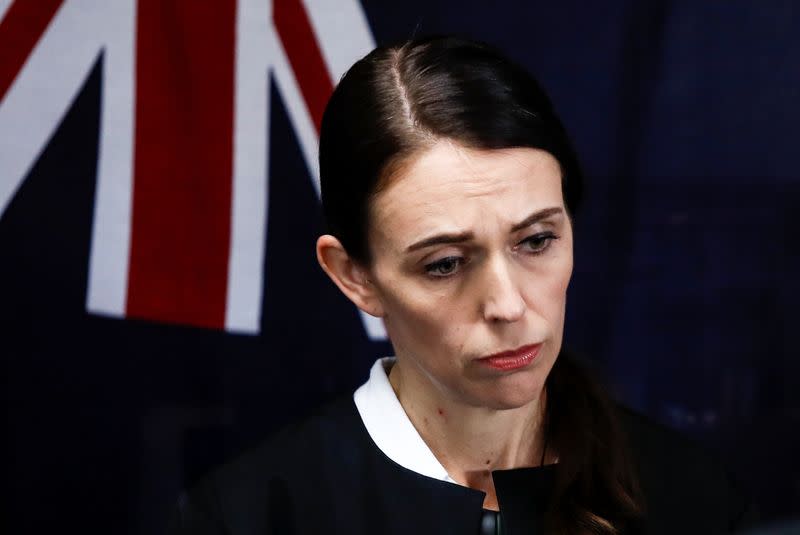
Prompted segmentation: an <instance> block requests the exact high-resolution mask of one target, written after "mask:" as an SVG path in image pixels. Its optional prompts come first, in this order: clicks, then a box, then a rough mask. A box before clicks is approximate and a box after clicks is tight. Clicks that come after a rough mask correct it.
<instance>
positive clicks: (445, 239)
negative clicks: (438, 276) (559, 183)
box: [406, 206, 564, 253]
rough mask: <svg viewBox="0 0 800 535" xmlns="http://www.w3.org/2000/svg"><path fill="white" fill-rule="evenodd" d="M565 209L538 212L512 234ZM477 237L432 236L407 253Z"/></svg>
mask: <svg viewBox="0 0 800 535" xmlns="http://www.w3.org/2000/svg"><path fill="white" fill-rule="evenodd" d="M563 212H564V209H563V208H561V207H560V206H554V207H552V208H544V209H543V210H538V211H536V212H534V213H532V214H531V215H529V216H528V217H526V218H525V219H523V220H522V221H520V222H519V223H517V224H515V225H514V226H513V227H511V232H517V231H518V230H522V229H524V228H525V227H529V226H531V225H533V224H534V223H538V222H539V221H541V220H542V219H547V218H548V217H550V216H553V215H555V214H560V213H563ZM474 237H475V235H474V234H473V233H472V232H459V233H457V234H436V235H435V236H431V237H429V238H424V239H422V240H420V241H418V242H414V243H412V244H411V245H409V246H408V248H406V252H409V253H410V252H412V251H417V250H419V249H424V248H426V247H431V246H433V245H447V244H452V243H463V242H465V241H469V240H471V239H472V238H474Z"/></svg>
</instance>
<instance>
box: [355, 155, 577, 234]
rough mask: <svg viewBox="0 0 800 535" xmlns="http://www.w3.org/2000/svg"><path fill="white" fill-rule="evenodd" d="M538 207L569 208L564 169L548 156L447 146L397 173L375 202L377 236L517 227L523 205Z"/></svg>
mask: <svg viewBox="0 0 800 535" xmlns="http://www.w3.org/2000/svg"><path fill="white" fill-rule="evenodd" d="M517 193H523V195H522V196H521V195H517ZM520 197H525V198H520ZM531 197H537V199H531ZM536 201H540V202H541V203H543V204H547V205H548V206H550V205H553V204H554V203H556V204H561V203H563V201H562V197H561V171H560V167H559V165H558V162H557V161H556V160H555V158H554V157H552V156H551V155H549V154H548V153H546V152H544V151H540V150H537V149H493V150H479V149H471V148H468V147H464V146H462V145H459V144H458V143H455V142H453V141H450V140H441V141H439V142H438V143H437V144H435V145H434V146H433V147H432V148H430V149H428V150H426V151H425V152H422V153H421V154H418V155H417V156H416V157H413V158H411V159H410V160H409V161H408V162H407V165H404V166H403V167H402V168H400V169H398V170H397V172H395V173H393V177H392V179H391V181H390V182H389V183H387V185H386V186H385V188H383V189H382V190H381V191H380V192H379V193H378V194H377V195H376V196H375V198H374V199H373V202H372V206H371V212H372V214H371V218H370V219H371V221H372V225H371V226H372V227H373V229H371V232H372V231H374V232H375V234H374V235H375V236H376V237H381V238H382V239H392V238H394V239H399V238H400V237H402V236H403V235H408V234H410V233H414V234H419V233H423V232H432V231H436V232H463V231H466V230H477V228H474V227H473V228H464V227H463V226H459V225H463V224H465V223H467V222H469V223H470V224H471V225H473V226H474V225H477V226H479V227H483V226H486V225H487V224H489V220H492V221H500V222H506V221H507V222H511V220H512V219H514V218H515V217H517V216H519V215H520V214H516V213H514V209H515V208H517V207H518V205H520V204H525V203H527V208H525V209H524V210H523V211H525V210H528V209H529V208H535V206H534V205H532V204H531V202H533V203H534V204H536ZM522 215H527V213H525V214H522ZM414 237H419V236H414Z"/></svg>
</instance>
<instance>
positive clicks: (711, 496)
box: [620, 408, 752, 533]
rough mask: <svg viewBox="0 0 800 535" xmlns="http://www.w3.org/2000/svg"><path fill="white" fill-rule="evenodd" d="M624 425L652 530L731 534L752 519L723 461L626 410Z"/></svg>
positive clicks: (673, 432)
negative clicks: (655, 526) (666, 527)
mask: <svg viewBox="0 0 800 535" xmlns="http://www.w3.org/2000/svg"><path fill="white" fill-rule="evenodd" d="M620 422H621V425H622V429H623V431H624V432H625V434H626V437H627V439H628V443H629V445H630V448H631V453H632V456H633V460H634V464H635V466H636V468H637V473H638V477H639V482H640V484H641V487H642V491H643V493H644V496H645V501H646V504H645V505H646V509H647V517H648V518H649V521H648V524H659V525H671V524H672V525H675V527H676V528H678V527H679V526H680V527H681V528H682V529H687V526H690V525H691V526H694V527H693V528H692V530H691V531H692V532H695V530H696V532H697V533H700V532H702V533H728V532H730V531H734V530H736V529H738V528H740V527H742V526H743V525H744V524H745V523H747V522H748V521H749V520H750V519H751V516H752V508H751V506H750V504H749V501H748V500H747V499H746V498H745V497H744V494H743V493H742V492H741V491H740V489H738V488H737V487H736V485H735V484H734V482H733V480H732V479H731V477H730V475H729V472H728V470H727V469H726V467H725V466H724V464H723V463H722V461H721V460H720V459H719V456H718V455H714V454H713V453H711V452H710V451H708V450H706V449H705V448H704V447H702V446H700V445H699V444H698V443H696V442H694V441H693V440H691V439H689V438H688V437H685V436H683V435H681V434H680V433H678V432H676V431H674V430H671V429H669V428H667V427H665V426H663V425H661V424H658V423H656V422H654V421H653V420H651V419H649V418H647V417H646V416H644V415H642V414H639V413H637V412H634V411H632V410H630V409H626V408H621V410H620ZM701 526H704V527H703V528H702V529H700V527H701ZM704 529H705V531H703V530H704ZM659 532H660V531H659Z"/></svg>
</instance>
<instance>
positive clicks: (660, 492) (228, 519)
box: [170, 397, 749, 535]
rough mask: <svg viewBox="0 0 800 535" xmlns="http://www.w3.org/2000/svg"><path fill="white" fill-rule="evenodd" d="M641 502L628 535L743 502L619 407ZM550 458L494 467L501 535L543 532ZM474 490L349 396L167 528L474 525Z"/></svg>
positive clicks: (689, 526) (182, 531)
mask: <svg viewBox="0 0 800 535" xmlns="http://www.w3.org/2000/svg"><path fill="white" fill-rule="evenodd" d="M622 422H623V425H624V426H625V429H626V430H627V433H628V439H629V441H630V445H631V448H632V450H633V453H634V459H635V461H636V463H637V467H638V469H639V478H640V483H641V485H642V490H643V492H644V494H645V499H646V502H647V517H646V519H645V523H644V525H643V526H642V527H641V528H640V529H636V532H635V533H642V534H665V535H666V534H669V535H675V534H678V533H680V534H691V533H697V534H703V535H713V534H717V533H730V532H733V531H735V530H737V529H738V528H740V527H741V526H742V525H743V523H744V522H746V521H747V520H748V517H749V510H748V508H747V507H746V502H745V500H743V499H742V497H741V496H740V495H739V494H738V493H737V492H736V491H735V490H734V489H733V487H732V486H731V485H730V483H729V481H728V478H727V477H726V474H725V471H724V470H723V469H722V467H721V466H720V464H719V463H717V462H715V461H714V460H713V459H712V458H710V457H709V456H707V455H706V454H704V453H703V452H702V451H701V450H700V449H699V448H697V447H695V446H694V445H692V444H691V443H690V442H689V441H687V440H685V439H684V438H683V437H681V436H680V435H678V434H676V433H674V432H671V431H669V430H667V429H665V428H663V427H661V426H658V425H656V424H654V423H652V422H650V421H649V420H646V419H645V418H644V417H641V416H639V415H636V414H634V413H630V412H623V413H622ZM552 470H553V468H552V467H544V468H522V469H515V470H502V471H495V472H493V473H492V477H493V479H494V483H495V488H496V491H497V496H498V503H499V505H500V510H501V512H502V515H503V523H504V526H505V530H506V533H507V534H508V535H517V534H523V533H524V534H531V533H542V529H541V521H542V513H543V511H542V510H537V507H536V504H541V503H544V502H546V494H547V491H548V489H549V483H550V481H549V480H550V479H551V478H552ZM483 498H484V494H483V492H481V491H477V490H473V489H470V488H466V487H462V486H459V485H455V484H452V483H447V482H443V481H439V480H436V479H432V478H428V477H426V476H422V475H419V474H417V473H416V472H413V471H411V470H408V469H406V468H404V467H402V466H400V465H398V464H397V463H395V462H394V461H392V460H391V459H389V458H388V457H386V456H385V455H384V454H383V452H381V451H380V450H379V449H378V447H377V446H376V445H375V444H374V442H373V441H372V439H371V438H370V436H369V434H368V433H367V430H366V429H365V428H364V425H363V424H362V422H361V417H360V416H359V414H358V411H357V409H356V407H355V404H354V403H353V401H352V398H350V397H348V398H346V399H343V400H341V401H339V402H336V403H334V404H332V405H329V406H328V407H326V408H325V409H323V410H322V412H321V413H319V414H317V415H316V416H314V417H312V418H310V419H308V420H306V421H304V422H302V423H300V424H297V425H295V426H293V427H291V428H288V429H286V430H284V431H283V432H281V433H279V434H278V435H276V436H275V437H273V438H271V439H270V440H268V441H267V442H265V443H264V444H262V445H261V446H260V447H258V448H257V449H255V450H253V451H251V452H249V453H247V454H245V455H244V456H242V457H241V458H239V459H238V460H236V461H234V462H232V463H230V464H228V465H226V466H224V467H222V468H221V469H219V470H217V471H215V472H213V473H212V474H211V475H209V476H208V477H206V478H205V479H204V480H203V481H202V482H201V483H200V484H199V485H198V486H197V487H196V488H195V489H193V490H192V491H191V492H189V493H188V494H184V495H183V496H182V497H181V499H180V501H179V506H178V509H177V511H176V514H175V516H174V518H173V521H172V524H171V527H170V533H171V534H172V535H190V534H191V535H201V534H203V535H212V534H213V535H222V534H226V535H256V534H258V535H266V534H276V535H277V534H280V535H284V534H311V533H346V534H351V535H357V534H387V535H388V534H404V535H407V534H412V533H413V534H437V535H443V534H453V535H456V534H458V535H464V534H470V535H472V534H476V535H477V534H478V532H479V526H480V522H481V517H482V512H483V509H482V505H483Z"/></svg>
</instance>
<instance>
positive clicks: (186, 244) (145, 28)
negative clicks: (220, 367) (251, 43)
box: [127, 0, 236, 328]
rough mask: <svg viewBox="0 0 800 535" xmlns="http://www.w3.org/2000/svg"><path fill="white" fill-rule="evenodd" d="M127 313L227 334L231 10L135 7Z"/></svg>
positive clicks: (181, 3)
mask: <svg viewBox="0 0 800 535" xmlns="http://www.w3.org/2000/svg"><path fill="white" fill-rule="evenodd" d="M137 24H138V29H137V36H138V39H137V48H136V57H137V62H136V95H137V101H136V133H135V155H134V186H133V221H132V232H131V253H130V268H129V278H128V300H127V313H128V315H129V316H132V317H140V318H146V319H152V320H160V321H166V322H171V323H182V324H189V325H195V326H202V327H211V328H224V324H225V301H226V291H227V277H228V255H229V246H230V227H231V222H230V221H231V188H232V185H231V181H232V165H233V164H232V161H233V99H234V57H235V33H236V2H235V1H234V0H228V1H217V2H198V1H196V0H172V1H170V2H163V0H139V10H138V19H137Z"/></svg>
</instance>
